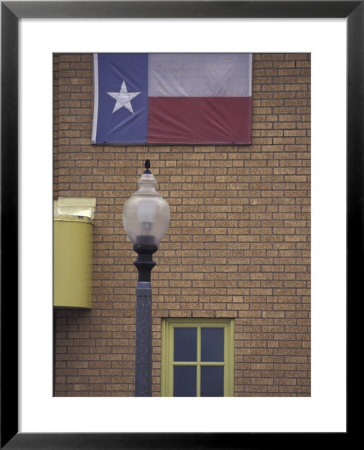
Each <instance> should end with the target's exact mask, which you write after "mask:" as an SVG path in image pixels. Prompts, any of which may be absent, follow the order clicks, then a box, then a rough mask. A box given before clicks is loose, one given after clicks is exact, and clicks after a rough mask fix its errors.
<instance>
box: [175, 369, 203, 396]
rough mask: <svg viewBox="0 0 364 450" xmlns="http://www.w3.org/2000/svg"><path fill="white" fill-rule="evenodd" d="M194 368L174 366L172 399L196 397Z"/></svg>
mask: <svg viewBox="0 0 364 450" xmlns="http://www.w3.org/2000/svg"><path fill="white" fill-rule="evenodd" d="M196 370H197V369H196V366H175V367H174V370H173V397H196Z"/></svg>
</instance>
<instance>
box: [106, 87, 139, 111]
mask: <svg viewBox="0 0 364 450" xmlns="http://www.w3.org/2000/svg"><path fill="white" fill-rule="evenodd" d="M107 94H109V95H110V97H112V98H113V99H114V100H116V103H115V106H114V110H113V113H114V112H115V111H118V110H119V109H121V108H122V107H123V106H125V108H126V109H127V110H129V111H130V112H131V113H133V114H134V111H133V107H132V105H131V100H133V98H135V97H136V96H137V95H139V94H141V92H128V91H127V89H126V84H125V81H123V84H122V85H121V88H120V92H107Z"/></svg>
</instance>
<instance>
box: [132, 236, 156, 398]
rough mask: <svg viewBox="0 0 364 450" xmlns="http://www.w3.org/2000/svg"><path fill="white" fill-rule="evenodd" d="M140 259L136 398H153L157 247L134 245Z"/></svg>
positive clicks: (138, 261) (136, 264)
mask: <svg viewBox="0 0 364 450" xmlns="http://www.w3.org/2000/svg"><path fill="white" fill-rule="evenodd" d="M133 248H134V251H136V252H137V253H138V259H137V260H136V261H135V262H134V265H135V266H136V268H137V269H138V285H137V288H136V298H137V303H136V350H135V396H136V397H151V396H152V286H151V282H150V278H151V271H152V269H153V267H154V266H155V265H156V263H155V262H154V261H153V259H152V255H153V253H154V252H156V251H157V249H158V247H157V246H155V245H140V244H136V245H134V247H133Z"/></svg>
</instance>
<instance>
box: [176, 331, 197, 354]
mask: <svg viewBox="0 0 364 450" xmlns="http://www.w3.org/2000/svg"><path fill="white" fill-rule="evenodd" d="M196 360H197V328H175V329H174V361H196Z"/></svg>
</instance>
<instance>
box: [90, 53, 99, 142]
mask: <svg viewBox="0 0 364 450" xmlns="http://www.w3.org/2000/svg"><path fill="white" fill-rule="evenodd" d="M98 112H99V60H98V54H97V53H94V119H93V124H92V140H91V142H92V143H94V142H96V132H97V119H98Z"/></svg>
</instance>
